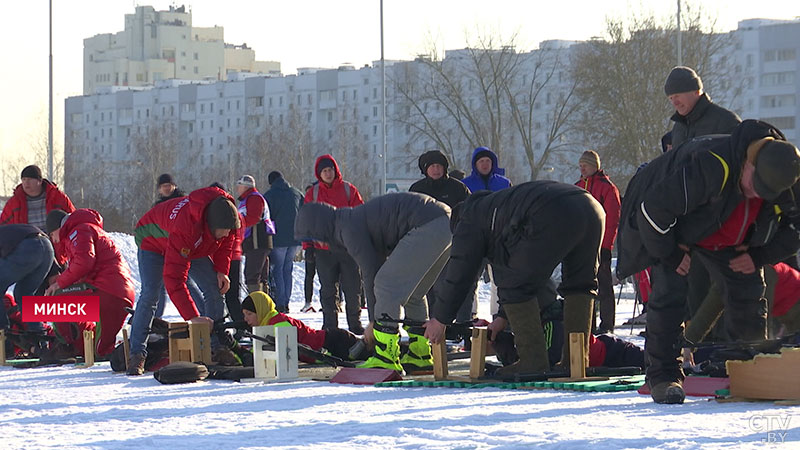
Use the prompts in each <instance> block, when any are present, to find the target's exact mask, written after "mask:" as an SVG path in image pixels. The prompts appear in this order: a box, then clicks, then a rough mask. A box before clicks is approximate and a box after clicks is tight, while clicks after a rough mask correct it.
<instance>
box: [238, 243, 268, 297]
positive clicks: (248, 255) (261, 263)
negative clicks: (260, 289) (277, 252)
mask: <svg viewBox="0 0 800 450" xmlns="http://www.w3.org/2000/svg"><path fill="white" fill-rule="evenodd" d="M270 250H271V249H268V248H254V249H252V250H245V251H244V257H245V261H244V282H245V284H247V285H248V286H252V285H254V284H257V283H262V282H263V283H265V284H266V282H267V279H266V278H263V279H262V274H263V273H264V268H265V267H268V266H267V255H269V252H270ZM265 289H266V288H265Z"/></svg>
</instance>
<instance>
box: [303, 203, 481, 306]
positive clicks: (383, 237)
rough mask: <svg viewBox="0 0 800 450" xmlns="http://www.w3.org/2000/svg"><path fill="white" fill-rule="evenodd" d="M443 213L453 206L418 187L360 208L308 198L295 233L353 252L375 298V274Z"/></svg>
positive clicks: (370, 296)
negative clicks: (416, 190) (420, 191)
mask: <svg viewBox="0 0 800 450" xmlns="http://www.w3.org/2000/svg"><path fill="white" fill-rule="evenodd" d="M442 216H448V217H449V216H450V208H449V207H448V206H447V205H445V204H444V203H442V202H438V201H436V200H435V199H434V198H433V197H429V196H427V195H424V194H417V193H412V192H398V193H393V194H386V195H382V196H380V197H376V198H374V199H372V200H370V201H368V202H366V203H364V204H363V205H360V206H356V207H355V208H339V209H337V208H335V207H333V206H330V205H328V204H326V203H307V204H305V205H303V207H302V208H300V212H299V213H298V214H297V220H296V221H295V228H294V230H295V232H294V236H295V239H299V240H303V241H307V240H312V239H313V240H317V241H322V242H325V243H327V244H328V245H329V246H330V248H331V250H333V251H336V250H340V251H346V252H347V253H349V254H350V256H352V257H353V259H355V260H356V262H357V263H358V267H359V268H360V269H361V277H362V278H363V280H364V293H365V294H366V295H367V298H368V299H370V300H371V301H374V300H375V290H374V286H375V275H376V274H377V273H378V270H379V269H380V268H381V266H382V265H383V263H384V262H385V261H386V258H388V257H389V255H390V254H391V253H392V250H394V248H395V247H396V246H397V243H398V242H400V239H402V238H403V236H405V235H406V233H408V232H409V231H411V230H413V229H414V228H418V227H421V226H423V225H425V224H427V223H428V222H430V221H432V220H434V219H438V218H439V217H442ZM408 263H409V264H414V261H409V262H408ZM475 278H477V275H476V276H475ZM475 278H473V280H474V279H475ZM465 295H466V294H465ZM462 298H463V297H462Z"/></svg>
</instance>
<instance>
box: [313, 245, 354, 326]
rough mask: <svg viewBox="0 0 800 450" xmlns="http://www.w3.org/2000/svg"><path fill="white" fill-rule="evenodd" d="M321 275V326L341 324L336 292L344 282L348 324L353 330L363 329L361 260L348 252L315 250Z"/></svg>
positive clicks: (343, 290)
mask: <svg viewBox="0 0 800 450" xmlns="http://www.w3.org/2000/svg"><path fill="white" fill-rule="evenodd" d="M314 253H315V255H316V259H317V274H318V275H319V284H320V289H319V297H320V298H319V300H320V304H321V305H322V328H323V329H325V330H327V329H333V328H339V317H338V313H337V312H336V294H337V292H338V290H339V285H340V284H341V288H342V292H343V293H344V298H345V302H346V305H345V312H346V313H347V325H348V327H349V328H350V330H351V331H353V332H356V331H361V330H360V328H361V327H362V325H361V298H360V296H361V273H360V272H359V270H358V264H356V262H355V260H354V259H353V258H352V257H351V256H350V255H348V254H347V253H345V252H338V251H330V250H320V249H316V250H315V251H314Z"/></svg>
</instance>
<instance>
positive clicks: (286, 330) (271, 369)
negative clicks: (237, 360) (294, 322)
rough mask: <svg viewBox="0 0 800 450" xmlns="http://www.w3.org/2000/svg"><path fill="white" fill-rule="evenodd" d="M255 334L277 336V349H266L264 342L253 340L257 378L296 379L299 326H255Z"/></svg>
mask: <svg viewBox="0 0 800 450" xmlns="http://www.w3.org/2000/svg"><path fill="white" fill-rule="evenodd" d="M253 334H254V335H256V336H260V337H262V338H266V337H267V336H272V337H274V338H275V349H274V350H269V349H264V346H265V344H264V342H262V341H259V340H255V339H254V340H253V349H254V351H253V365H254V366H255V378H256V379H257V380H266V381H289V380H296V379H297V378H298V376H297V363H298V359H297V358H298V351H297V328H295V327H275V326H269V325H267V326H260V327H253Z"/></svg>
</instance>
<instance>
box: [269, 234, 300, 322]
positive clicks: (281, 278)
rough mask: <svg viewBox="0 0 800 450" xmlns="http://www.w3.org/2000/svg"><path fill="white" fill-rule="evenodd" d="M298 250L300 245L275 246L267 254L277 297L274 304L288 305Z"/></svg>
mask: <svg viewBox="0 0 800 450" xmlns="http://www.w3.org/2000/svg"><path fill="white" fill-rule="evenodd" d="M298 251H300V246H299V245H295V246H292V247H275V248H273V249H272V253H270V255H269V262H270V266H272V267H273V268H271V269H270V271H271V272H272V274H273V276H274V277H275V290H276V291H277V297H278V298H277V299H276V300H275V306H283V307H288V306H289V300H290V299H291V298H292V269H293V268H294V257H295V256H297V252H298Z"/></svg>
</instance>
